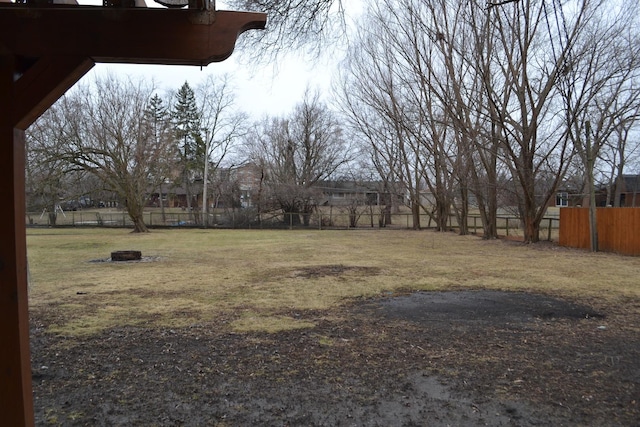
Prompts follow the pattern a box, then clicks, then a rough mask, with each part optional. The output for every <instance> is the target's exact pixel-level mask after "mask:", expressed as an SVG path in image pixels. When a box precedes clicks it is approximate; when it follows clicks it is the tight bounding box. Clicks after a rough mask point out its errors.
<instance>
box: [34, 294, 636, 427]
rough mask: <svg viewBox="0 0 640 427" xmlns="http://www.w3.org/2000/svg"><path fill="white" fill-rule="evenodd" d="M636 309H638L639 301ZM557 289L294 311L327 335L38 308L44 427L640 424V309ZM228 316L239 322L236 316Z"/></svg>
mask: <svg viewBox="0 0 640 427" xmlns="http://www.w3.org/2000/svg"><path fill="white" fill-rule="evenodd" d="M630 304H632V303H631V302H630ZM633 304H635V306H633V307H626V308H625V307H622V308H619V307H617V308H615V309H613V308H609V307H590V306H588V305H575V304H571V303H568V302H566V301H561V300H557V299H553V298H549V297H546V296H541V295H531V294H526V293H503V292H495V291H461V292H443V293H439V292H436V293H416V294H411V295H401V296H396V295H389V296H387V297H386V298H384V299H380V300H367V301H360V302H355V303H353V304H351V305H349V306H347V307H343V308H341V309H339V310H335V311H331V312H296V313H293V312H291V313H283V314H287V315H291V316H295V317H297V318H300V319H310V320H313V321H314V322H317V326H316V327H314V328H313V329H307V330H302V331H290V332H281V333H277V334H263V333H255V334H233V333H226V332H223V331H224V330H225V328H223V327H222V326H221V325H222V323H223V322H224V321H225V319H221V320H220V321H221V325H215V324H214V325H195V326H193V327H191V328H188V329H176V330H169V329H145V328H121V329H115V330H111V331H108V332H105V333H104V334H102V335H100V336H93V337H89V338H64V337H56V336H52V335H49V334H47V333H45V332H44V330H45V326H46V325H47V323H48V320H47V319H48V318H49V316H51V315H52V313H39V312H36V311H34V312H33V313H32V325H33V326H32V353H33V363H32V366H33V371H34V373H33V379H34V390H35V405H36V419H37V424H38V425H65V426H67V425H69V426H71V425H98V426H100V425H105V426H107V425H108V426H111V425H127V426H131V425H144V426H147V425H157V426H182V425H184V426H205V425H220V426H247V425H264V426H447V425H455V426H481V425H489V426H498V425H504V426H534V425H555V426H560V425H565V426H574V425H575V426H578V425H592V426H633V425H639V424H638V420H639V419H640V330H639V329H638V324H640V323H639V322H638V321H639V320H640V318H639V317H640V316H639V315H638V314H637V313H638V312H640V309H639V307H638V302H635V303H633ZM226 320H228V319H226Z"/></svg>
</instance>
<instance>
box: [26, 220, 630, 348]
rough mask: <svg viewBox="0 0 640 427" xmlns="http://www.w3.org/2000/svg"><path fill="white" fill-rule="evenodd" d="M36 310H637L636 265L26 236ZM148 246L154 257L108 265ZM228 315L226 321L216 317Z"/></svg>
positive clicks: (208, 233)
mask: <svg viewBox="0 0 640 427" xmlns="http://www.w3.org/2000/svg"><path fill="white" fill-rule="evenodd" d="M27 244H28V256H29V267H30V306H31V309H32V310H38V312H39V313H46V317H47V319H48V320H49V326H48V327H49V328H50V331H52V332H56V333H59V334H63V335H70V336H76V335H87V334H93V333H96V332H99V331H102V330H104V329H107V328H112V327H117V326H124V325H149V326H169V327H182V326H189V325H194V324H199V325H202V324H207V323H208V322H213V321H214V320H215V321H216V324H217V325H220V324H223V325H226V327H228V328H229V330H230V331H232V330H235V331H254V330H266V331H278V330H285V329H295V328H307V327H311V326H313V325H312V324H310V323H309V322H308V321H300V320H297V316H296V312H299V311H302V310H324V309H329V308H332V307H335V306H337V305H340V304H343V303H345V302H349V301H351V300H353V299H357V298H369V297H375V296H381V295H382V296H387V295H391V294H398V293H404V292H407V291H411V290H446V289H461V288H464V289H479V288H484V289H500V290H512V291H527V292H539V293H545V294H550V295H554V296H559V297H563V298H567V299H571V300H581V301H585V300H587V301H590V302H591V303H593V304H595V305H596V306H597V304H599V303H600V304H606V305H610V304H616V305H622V304H627V305H628V309H629V310H635V311H640V304H639V302H638V301H640V283H639V282H640V280H639V278H638V276H639V273H640V258H634V257H625V256H618V255H615V254H604V253H596V254H592V253H589V252H583V251H577V250H570V249H565V248H558V247H556V246H554V245H552V244H549V243H542V244H539V245H523V244H520V243H513V242H507V241H502V240H499V241H483V240H481V239H479V238H477V237H474V236H457V235H455V234H452V233H435V232H432V231H420V232H416V231H411V230H394V231H391V230H354V231H345V230H342V231H317V230H308V231H289V230H276V231H273V230H267V231H263V230H154V231H152V232H151V233H146V234H131V233H130V232H129V231H128V230H121V229H28V230H27ZM127 249H135V250H141V251H142V254H143V257H148V258H149V259H148V262H132V263H115V262H104V260H105V259H108V258H109V256H110V253H111V251H115V250H127ZM220 320H223V322H220Z"/></svg>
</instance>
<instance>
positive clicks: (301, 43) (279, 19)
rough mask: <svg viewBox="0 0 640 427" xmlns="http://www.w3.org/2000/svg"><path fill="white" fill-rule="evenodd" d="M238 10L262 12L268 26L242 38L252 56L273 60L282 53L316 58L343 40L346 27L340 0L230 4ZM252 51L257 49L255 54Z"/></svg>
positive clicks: (256, 0) (239, 1)
mask: <svg viewBox="0 0 640 427" xmlns="http://www.w3.org/2000/svg"><path fill="white" fill-rule="evenodd" d="M228 3H229V4H230V5H231V6H232V7H234V8H237V9H239V10H256V11H260V12H266V13H267V15H268V16H269V25H268V26H267V29H266V30H265V31H261V32H260V33H261V34H249V33H247V34H246V35H244V36H243V38H242V39H241V40H240V42H241V43H247V44H250V45H251V52H252V55H255V54H256V53H257V54H259V55H262V56H269V57H271V58H276V57H277V56H278V55H279V54H280V53H284V52H291V51H297V52H302V51H305V52H308V53H309V54H311V56H319V55H320V54H321V52H322V51H323V50H324V49H325V48H326V47H327V46H330V45H331V44H332V43H336V42H339V41H340V40H344V36H345V34H346V23H345V16H344V7H343V2H342V0H274V1H263V0H231V1H229V2H228ZM256 48H257V49H259V50H258V51H256Z"/></svg>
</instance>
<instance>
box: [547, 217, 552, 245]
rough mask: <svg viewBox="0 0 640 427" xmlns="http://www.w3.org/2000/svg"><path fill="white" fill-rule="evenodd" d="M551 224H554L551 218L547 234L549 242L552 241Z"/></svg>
mask: <svg viewBox="0 0 640 427" xmlns="http://www.w3.org/2000/svg"><path fill="white" fill-rule="evenodd" d="M551 223H552V219H551V218H549V232H548V233H547V240H548V241H549V242H550V241H551Z"/></svg>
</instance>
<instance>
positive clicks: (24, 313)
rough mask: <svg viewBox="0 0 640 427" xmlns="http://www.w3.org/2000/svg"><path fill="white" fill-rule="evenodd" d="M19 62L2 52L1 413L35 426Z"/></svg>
mask: <svg viewBox="0 0 640 427" xmlns="http://www.w3.org/2000/svg"><path fill="white" fill-rule="evenodd" d="M14 73H15V58H14V56H13V55H11V54H10V53H7V52H6V51H4V50H2V49H1V48H0V93H1V94H2V96H0V182H1V183H2V184H1V185H0V200H1V201H2V208H0V402H2V403H0V408H1V412H2V415H1V417H2V424H3V425H6V426H18V427H19V426H32V425H34V417H33V396H32V391H31V360H30V359H31V356H30V350H29V310H28V303H27V248H26V232H25V188H24V170H25V169H24V164H25V152H24V131H23V130H18V129H16V128H15V123H14V120H13V114H12V113H13V111H12V107H13V105H14V103H15V100H16V94H15V84H14V81H13V79H14Z"/></svg>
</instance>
